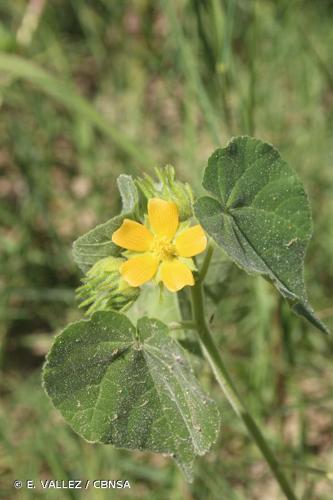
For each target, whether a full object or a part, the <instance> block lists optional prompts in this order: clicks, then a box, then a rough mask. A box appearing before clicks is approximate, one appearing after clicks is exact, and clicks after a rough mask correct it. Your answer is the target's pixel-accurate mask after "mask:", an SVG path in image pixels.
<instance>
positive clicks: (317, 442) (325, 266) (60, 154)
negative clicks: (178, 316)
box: [0, 0, 333, 500]
mask: <svg viewBox="0 0 333 500" xmlns="http://www.w3.org/2000/svg"><path fill="white" fill-rule="evenodd" d="M332 48H333V2H332V1H331V0H317V1H316V2H313V1H311V0H308V1H305V0H303V1H302V0H294V1H293V0H279V1H277V0H275V1H274V0H256V1H255V0H252V1H250V0H178V1H176V0H164V1H163V0H161V1H153V0H137V1H135V2H134V1H132V2H131V1H127V0H123V1H116V0H114V1H112V0H90V1H89V0H86V1H84V0H53V1H52V2H51V1H49V2H47V1H43V0H29V1H28V0H15V2H9V1H7V2H1V3H0V107H1V116H0V197H1V202H0V219H1V240H0V241H1V245H0V268H1V277H0V286H1V295H0V315H1V321H0V370H1V372H0V396H1V407H0V496H2V497H3V498H22V499H30V498H39V497H45V496H47V497H48V498H74V499H76V498H80V497H81V495H84V496H85V498H87V499H95V498H96V499H104V498H118V497H121V498H131V499H132V498H133V499H135V498H143V497H144V498H149V499H155V498H156V499H159V500H160V499H161V500H163V499H169V498H173V499H176V500H177V499H184V498H185V499H202V498H207V499H212V500H215V499H223V500H234V499H235V500H243V499H244V500H252V499H260V500H266V499H269V500H275V499H280V498H281V494H280V492H279V489H278V487H277V486H276V484H275V482H274V481H273V479H272V477H271V474H270V472H269V470H268V469H267V466H266V465H265V463H264V462H263V460H262V458H261V456H260V454H259V453H258V451H257V449H256V448H255V446H254V445H253V443H252V442H251V440H250V439H249V437H248V436H247V435H246V433H245V431H244V429H243V428H242V425H241V424H240V423H239V422H238V421H237V420H236V419H235V418H234V415H233V414H232V411H231V409H230V408H229V406H228V404H227V402H226V401H225V400H224V399H223V397H222V396H221V395H220V393H219V391H218V389H217V388H216V387H215V384H214V381H213V378H212V375H211V374H210V372H209V370H208V368H207V367H205V366H201V365H200V361H198V363H199V365H200V370H199V371H200V374H201V375H200V377H201V380H202V382H203V383H204V384H205V385H206V386H208V387H209V390H210V392H211V393H212V394H213V396H215V397H216V399H217V400H218V401H219V402H220V403H219V404H220V407H221V412H222V432H221V436H220V439H219V442H218V443H217V445H216V446H215V447H214V449H213V450H212V451H211V453H210V454H209V455H208V456H206V457H204V458H202V459H199V460H197V467H196V477H195V481H194V482H193V484H190V485H189V484H186V483H185V481H184V478H183V477H182V474H181V473H180V472H179V470H178V469H177V467H176V466H175V465H174V464H173V462H172V461H171V460H169V459H167V458H164V457H161V456H157V455H153V454H149V453H146V454H144V453H139V452H137V453H130V452H127V451H119V450H115V449H114V448H112V447H108V446H106V447H103V446H99V445H92V444H88V443H85V442H84V441H83V440H82V439H81V438H79V437H78V436H76V435H75V434H74V433H73V432H72V431H71V430H70V428H69V427H68V426H67V425H66V424H65V423H64V421H63V420H62V418H61V417H60V415H59V413H58V412H57V411H55V410H54V409H53V408H52V407H51V405H50V403H49V401H48V399H47V397H46V396H45V394H44V392H43V389H42V387H41V381H40V374H41V366H42V363H43V360H44V356H45V354H46V352H47V350H48V348H49V346H50V344H51V343H52V338H53V336H54V334H55V333H56V332H58V331H59V330H60V329H61V328H63V327H64V326H65V325H66V324H67V323H68V322H69V321H73V320H76V319H77V318H80V317H81V316H82V313H81V312H80V311H78V309H77V307H76V304H75V298H74V290H75V288H76V287H77V286H78V284H79V282H80V273H79V271H78V269H77V268H76V267H75V265H74V262H73V258H72V256H71V244H72V241H73V240H74V239H75V238H77V237H78V236H79V235H80V234H82V233H83V232H85V231H87V230H89V229H90V228H92V227H93V226H94V225H96V223H100V222H104V221H105V220H107V219H108V218H110V217H111V216H112V215H114V214H115V213H116V212H117V210H118V208H119V205H120V200H119V198H118V193H117V191H116V189H115V179H116V176H117V175H118V174H119V173H120V172H125V173H129V174H138V173H141V172H142V171H144V170H146V171H151V170H152V168H153V167H154V166H155V165H164V164H167V163H171V164H173V165H174V166H175V168H176V170H177V174H178V176H179V177H180V178H182V179H184V180H187V181H190V182H192V183H193V184H194V185H195V186H196V187H197V188H198V189H200V180H201V177H202V173H203V168H204V166H205V163H206V160H207V158H208V156H209V155H210V154H211V152H212V151H213V149H214V148H215V147H217V146H219V145H225V144H226V143H227V142H228V140H229V139H230V138H231V137H232V136H233V135H241V134H252V135H256V136H257V137H258V138H261V139H264V140H267V141H269V142H272V143H273V144H275V145H276V146H277V147H278V148H279V150H280V152H281V153H282V155H283V156H284V158H285V159H286V160H287V161H288V162H289V163H290V165H292V166H293V167H294V168H295V169H296V171H297V172H298V173H299V175H300V176H301V177H302V179H303V181H304V183H305V186H306V189H307V191H308V193H309V197H310V200H311V204H312V208H313V218H314V236H313V240H312V242H311V244H310V246H309V250H308V254H307V260H306V282H307V285H308V291H309V296H310V299H311V301H312V303H313V305H314V307H315V308H316V310H317V311H318V315H319V317H320V318H321V319H323V320H324V321H325V322H327V324H328V325H329V326H330V327H331V328H332V327H333V301H332V291H333V286H332V284H333V196H332V190H333V138H332V137H333V136H332V134H333V112H332V111H333V49H332ZM217 273H218V274H219V276H220V283H219V284H216V283H214V274H215V275H216V274H217ZM215 277H216V276H215ZM206 291H207V294H208V295H209V303H210V306H211V307H213V304H214V307H215V306H216V307H217V310H216V313H215V315H214V317H213V318H212V326H213V329H214V333H215V338H216V341H217V342H218V344H219V346H220V350H221V353H222V354H223V356H224V358H225V360H226V363H227V365H228V367H229V369H230V371H231V373H232V374H233V376H234V378H235V380H236V383H237V385H238V387H239V389H240V391H241V392H242V393H243V394H244V397H245V398H246V399H247V401H248V403H249V405H250V408H251V410H252V412H253V413H254V415H255V416H256V418H257V420H258V422H259V423H260V425H261V427H262V430H263V432H264V433H265V435H266V436H267V438H268V439H269V441H270V443H271V445H272V447H273V448H274V450H275V452H276V455H277V456H278V458H279V460H280V461H281V463H283V465H284V466H285V468H286V471H287V473H288V474H289V476H290V478H291V480H292V482H293V484H294V485H295V488H296V491H297V493H298V495H299V497H300V498H303V499H316V500H317V499H320V500H326V499H327V500H331V499H332V498H333V482H332V480H333V425H332V409H333V375H332V368H333V365H332V354H333V342H332V338H329V337H327V338H325V337H324V336H323V335H322V334H320V333H318V332H317V331H315V330H314V328H312V327H311V326H310V325H308V324H306V323H305V322H304V321H303V320H301V319H299V318H297V317H295V316H293V315H292V314H291V313H290V311H289V309H288V307H287V306H286V305H285V304H284V303H283V302H282V301H281V300H280V298H279V297H278V294H277V292H276V291H275V290H274V289H273V288H272V287H271V286H270V285H269V284H267V283H266V282H264V280H262V279H259V278H253V277H250V276H247V275H246V274H245V273H244V272H241V271H240V270H238V269H237V268H236V267H235V266H234V265H232V264H230V263H229V262H227V261H225V262H224V263H223V264H222V265H220V266H219V267H218V270H217V271H216V272H215V271H214V272H213V273H211V280H208V283H207V285H206ZM212 310H213V309H212ZM45 478H53V479H76V478H82V479H128V480H129V481H130V482H131V486H132V487H131V489H130V490H123V491H121V490H93V489H90V490H88V491H87V492H80V491H75V490H72V491H69V490H62V491H61V494H60V493H59V490H58V491H52V490H48V492H47V493H45V492H43V491H40V490H35V491H33V492H31V490H26V489H22V490H20V491H17V492H15V491H14V489H13V488H12V481H13V480H14V479H22V480H25V479H34V480H38V479H45Z"/></svg>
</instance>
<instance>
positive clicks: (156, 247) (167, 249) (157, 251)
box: [150, 236, 176, 260]
mask: <svg viewBox="0 0 333 500" xmlns="http://www.w3.org/2000/svg"><path fill="white" fill-rule="evenodd" d="M150 251H151V252H152V254H153V255H154V257H156V258H157V259H159V260H168V259H172V258H173V257H175V256H176V248H175V246H174V245H173V244H172V243H171V242H170V240H168V238H166V237H165V236H155V238H154V240H153V242H152V245H151V247H150Z"/></svg>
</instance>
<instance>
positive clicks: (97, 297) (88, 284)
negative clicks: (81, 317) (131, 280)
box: [76, 257, 140, 316]
mask: <svg viewBox="0 0 333 500" xmlns="http://www.w3.org/2000/svg"><path fill="white" fill-rule="evenodd" d="M124 261H125V259H122V258H115V257H105V258H104V259H101V260H99V261H97V262H96V263H95V264H94V265H93V267H92V268H91V269H89V271H88V272H87V274H86V276H85V277H84V278H83V280H82V282H83V285H82V286H80V287H79V288H78V289H77V290H76V296H77V298H78V299H79V300H81V303H80V305H79V307H88V309H87V311H86V315H89V316H90V315H91V314H92V313H94V312H96V311H109V310H114V311H120V310H125V309H127V308H129V307H130V306H131V305H132V304H133V302H134V301H135V300H136V299H137V298H138V296H139V293H140V289H139V288H134V287H131V286H130V285H128V283H127V282H126V281H125V280H124V279H123V278H122V276H121V274H120V272H119V266H120V265H121V264H122V263H123V262H124Z"/></svg>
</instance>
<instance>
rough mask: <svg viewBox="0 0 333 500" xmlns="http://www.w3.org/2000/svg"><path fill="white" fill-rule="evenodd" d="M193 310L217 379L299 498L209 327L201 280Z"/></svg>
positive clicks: (291, 496) (286, 487) (292, 498)
mask: <svg viewBox="0 0 333 500" xmlns="http://www.w3.org/2000/svg"><path fill="white" fill-rule="evenodd" d="M191 292H192V310H193V315H194V320H195V322H196V324H197V331H198V334H199V339H200V344H201V348H202V350H203V353H204V355H205V357H206V359H207V360H208V362H209V364H210V365H211V368H212V370H213V372H214V375H215V377H216V380H217V382H218V384H219V385H220V387H221V389H222V391H223V392H224V394H225V396H226V398H227V399H228V401H229V403H230V405H231V406H232V408H233V410H234V411H235V413H236V415H237V416H238V417H239V418H240V419H241V420H242V421H243V423H244V425H245V427H246V428H247V431H248V432H249V434H250V435H251V436H252V438H253V439H254V441H255V443H256V445H257V446H258V448H259V450H260V451H261V453H262V455H263V457H264V459H265V460H266V462H267V464H268V466H269V467H270V469H271V471H272V473H273V475H274V477H275V479H276V480H277V482H278V483H279V485H280V487H281V489H282V491H283V492H284V494H285V495H286V497H287V498H288V500H297V497H296V495H295V493H294V492H293V490H292V488H291V486H290V484H289V482H288V479H287V478H286V476H285V474H284V472H283V471H282V470H281V468H280V466H279V463H278V461H277V460H276V458H275V456H274V454H273V452H272V450H271V449H270V447H269V445H268V443H267V441H266V440H265V438H264V436H263V434H262V433H261V431H260V429H259V427H258V426H257V424H256V422H255V420H254V419H253V417H252V416H251V414H250V413H249V411H248V410H247V408H246V406H245V404H244V402H243V401H242V399H241V397H240V395H239V393H238V391H237V389H236V387H235V385H234V383H233V381H232V379H231V377H230V375H229V373H228V370H227V368H226V366H225V364H224V362H223V360H222V358H221V356H220V354H219V352H218V349H217V347H216V345H215V342H214V340H213V338H212V335H211V333H210V330H209V327H208V325H207V323H206V320H205V311H204V301H203V294H202V287H201V283H199V282H197V283H196V284H195V285H194V286H193V287H192V288H191Z"/></svg>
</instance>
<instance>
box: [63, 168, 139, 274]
mask: <svg viewBox="0 0 333 500" xmlns="http://www.w3.org/2000/svg"><path fill="white" fill-rule="evenodd" d="M117 185H118V189H119V192H120V197H121V201H122V212H121V214H120V215H118V216H116V217H113V218H112V219H110V220H108V221H107V222H104V223H103V224H100V225H98V226H96V227H95V228H94V229H92V230H91V231H89V232H88V233H86V234H84V235H83V236H80V237H79V238H78V239H77V240H76V241H75V242H74V244H73V255H74V259H75V261H76V263H77V265H78V266H79V267H80V269H81V270H82V271H83V272H84V273H86V272H87V271H88V270H89V269H90V268H91V267H92V266H93V265H94V264H95V263H96V262H98V261H99V260H100V259H103V258H104V257H110V256H112V257H118V256H119V255H120V253H121V252H122V249H121V248H120V247H118V246H117V245H115V244H114V243H112V241H111V238H112V234H113V233H114V232H115V231H116V230H117V229H118V228H119V226H121V223H122V222H123V220H124V219H125V218H126V217H127V218H130V219H136V218H137V215H138V210H139V205H138V204H139V196H138V190H137V187H136V186H135V184H134V181H133V179H132V177H131V176H130V175H120V176H119V177H118V179H117Z"/></svg>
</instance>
